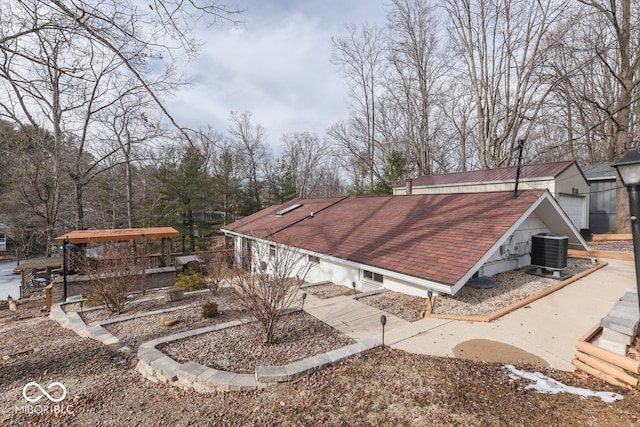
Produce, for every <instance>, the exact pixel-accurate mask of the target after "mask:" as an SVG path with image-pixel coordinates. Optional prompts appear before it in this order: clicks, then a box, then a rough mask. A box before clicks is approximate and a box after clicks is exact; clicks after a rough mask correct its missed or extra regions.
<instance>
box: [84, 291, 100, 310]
mask: <svg viewBox="0 0 640 427" xmlns="http://www.w3.org/2000/svg"><path fill="white" fill-rule="evenodd" d="M99 305H104V301H103V300H102V298H100V295H98V294H97V293H95V292H92V293H90V294H89V295H88V296H87V297H86V298H85V299H84V303H83V306H84V307H97V306H99Z"/></svg>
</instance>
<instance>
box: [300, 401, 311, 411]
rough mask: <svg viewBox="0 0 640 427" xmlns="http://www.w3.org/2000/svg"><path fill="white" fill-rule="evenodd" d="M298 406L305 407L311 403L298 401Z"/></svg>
mask: <svg viewBox="0 0 640 427" xmlns="http://www.w3.org/2000/svg"><path fill="white" fill-rule="evenodd" d="M298 406H299V407H300V409H307V408H308V407H309V406H311V403H309V402H301V403H298Z"/></svg>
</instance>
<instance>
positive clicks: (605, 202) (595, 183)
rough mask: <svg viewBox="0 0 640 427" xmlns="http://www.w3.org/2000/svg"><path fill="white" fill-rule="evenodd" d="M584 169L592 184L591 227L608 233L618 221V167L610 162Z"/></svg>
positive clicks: (590, 195) (590, 203)
mask: <svg viewBox="0 0 640 427" xmlns="http://www.w3.org/2000/svg"><path fill="white" fill-rule="evenodd" d="M582 170H583V172H584V175H585V176H586V177H587V180H588V181H589V184H590V189H589V228H590V229H591V231H592V232H593V233H608V232H610V231H611V230H613V227H614V225H615V223H616V189H617V186H616V175H617V172H616V169H615V168H614V167H613V166H611V164H610V163H596V164H592V165H587V166H585V167H584V168H582Z"/></svg>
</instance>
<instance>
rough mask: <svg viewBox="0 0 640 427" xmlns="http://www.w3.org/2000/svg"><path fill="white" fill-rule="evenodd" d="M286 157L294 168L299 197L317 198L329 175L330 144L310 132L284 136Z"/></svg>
mask: <svg viewBox="0 0 640 427" xmlns="http://www.w3.org/2000/svg"><path fill="white" fill-rule="evenodd" d="M282 141H283V142H284V144H285V150H284V156H285V157H286V158H287V159H288V162H289V163H290V165H291V166H292V168H293V171H294V173H295V180H296V186H295V187H296V190H297V195H296V196H297V197H317V196H318V194H319V192H320V190H321V189H320V187H321V185H322V182H323V181H324V179H325V176H326V175H327V174H329V172H330V168H328V167H327V161H328V159H329V154H330V151H329V143H328V142H327V141H325V140H321V139H320V138H319V137H318V135H315V134H311V133H309V132H295V133H292V134H284V135H282Z"/></svg>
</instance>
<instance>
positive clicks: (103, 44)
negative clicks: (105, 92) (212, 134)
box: [0, 0, 241, 140]
mask: <svg viewBox="0 0 640 427" xmlns="http://www.w3.org/2000/svg"><path fill="white" fill-rule="evenodd" d="M146 6H148V7H140V5H138V4H136V3H132V2H128V1H124V0H100V1H98V0H80V1H74V0H20V1H15V2H5V3H3V5H2V6H0V15H1V16H2V17H3V19H2V21H1V23H0V51H2V52H3V53H5V54H6V53H9V54H16V55H19V56H20V57H21V58H23V59H24V60H25V61H28V62H31V63H35V64H43V61H42V59H41V57H40V56H39V55H38V52H37V51H33V50H32V48H30V44H29V39H31V38H32V37H34V36H36V37H37V36H41V35H42V34H44V33H47V34H49V35H50V34H51V33H57V34H58V35H59V36H60V37H62V38H65V39H67V40H71V39H79V40H81V43H79V44H78V45H75V46H74V48H77V47H79V46H82V45H84V46H85V47H86V44H90V45H92V48H93V49H94V50H96V51H98V50H99V51H101V52H102V53H105V54H106V53H109V54H110V56H115V57H117V58H118V60H119V61H120V62H121V64H122V66H123V67H124V68H126V70H127V71H128V73H129V74H130V75H131V76H133V77H134V78H135V79H136V80H138V82H139V83H140V84H141V85H142V87H144V89H145V90H146V91H147V92H148V94H149V96H150V97H151V98H152V99H153V101H154V102H155V103H156V105H157V106H158V108H159V109H160V110H161V111H162V113H163V114H164V115H165V116H166V117H167V118H168V119H169V121H170V122H171V123H172V125H173V126H175V127H176V128H177V129H178V130H179V131H180V132H182V134H183V136H184V137H185V138H186V139H187V140H189V135H188V134H187V132H186V131H185V130H184V129H183V128H182V127H180V126H179V125H178V124H177V123H176V121H175V120H174V118H173V116H172V115H171V114H170V113H169V111H168V110H167V109H166V108H165V106H164V105H163V103H162V102H161V100H160V98H159V96H158V95H157V93H156V91H155V90H154V88H153V86H152V85H150V84H148V79H147V77H145V75H146V72H147V71H148V70H147V68H145V67H146V66H147V65H148V61H149V59H152V58H153V59H160V58H164V59H167V58H174V57H175V55H176V54H178V53H180V54H183V55H185V57H186V58H190V57H193V56H194V55H195V54H196V52H197V50H198V47H199V45H200V43H199V42H198V40H196V38H195V37H194V36H193V34H194V33H193V30H194V28H195V27H196V26H197V25H198V24H202V23H204V24H205V25H213V24H215V23H218V22H219V21H221V20H224V21H227V22H231V23H234V24H235V23H237V20H236V19H237V18H238V17H239V16H240V14H241V11H240V10H238V9H231V8H227V7H226V6H224V5H218V4H216V3H214V2H210V1H206V0H186V1H185V0H152V1H150V2H148V4H147V5H146ZM69 74H70V75H72V76H74V77H75V78H78V79H82V78H83V77H84V76H83V75H82V73H80V72H78V73H76V72H74V70H71V72H70V73H69Z"/></svg>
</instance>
